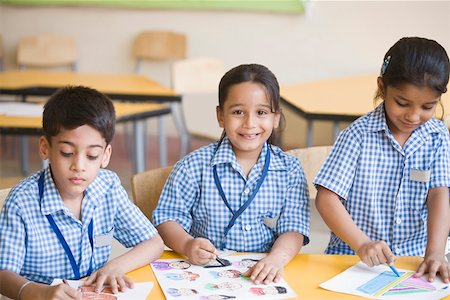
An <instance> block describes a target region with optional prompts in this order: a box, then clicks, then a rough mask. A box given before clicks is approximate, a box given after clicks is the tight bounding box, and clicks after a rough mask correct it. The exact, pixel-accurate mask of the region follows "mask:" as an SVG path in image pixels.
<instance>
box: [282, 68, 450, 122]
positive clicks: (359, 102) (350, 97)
mask: <svg viewBox="0 0 450 300" xmlns="http://www.w3.org/2000/svg"><path fill="white" fill-rule="evenodd" d="M377 78H378V75H376V74H369V75H360V76H352V77H342V78H336V79H327V80H317V81H313V82H304V83H295V84H287V85H282V86H281V88H280V89H281V96H282V97H283V98H284V99H285V100H286V101H287V102H289V103H290V104H291V105H293V106H294V107H296V108H299V109H301V110H303V111H304V112H306V113H311V114H313V113H314V114H325V115H328V114H329V115H340V116H362V115H365V114H366V113H368V112H370V111H372V110H373V109H374V108H375V106H376V104H374V102H373V98H374V96H375V92H376V90H377ZM449 93H450V92H447V93H445V94H443V95H442V97H441V99H442V103H443V105H444V109H445V113H446V114H450V95H449ZM438 116H440V113H439V112H438Z"/></svg>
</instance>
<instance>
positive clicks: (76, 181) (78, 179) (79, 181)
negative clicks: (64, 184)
mask: <svg viewBox="0 0 450 300" xmlns="http://www.w3.org/2000/svg"><path fill="white" fill-rule="evenodd" d="M69 181H70V182H72V183H73V184H75V185H79V184H82V183H83V182H84V181H85V180H84V178H81V177H71V178H69Z"/></svg>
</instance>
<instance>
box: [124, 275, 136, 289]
mask: <svg viewBox="0 0 450 300" xmlns="http://www.w3.org/2000/svg"><path fill="white" fill-rule="evenodd" d="M123 280H125V283H126V284H127V286H128V287H129V288H130V289H132V288H134V281H133V280H131V279H130V278H129V277H128V276H123Z"/></svg>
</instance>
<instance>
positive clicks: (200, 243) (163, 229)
mask: <svg viewBox="0 0 450 300" xmlns="http://www.w3.org/2000/svg"><path fill="white" fill-rule="evenodd" d="M156 228H157V229H158V231H159V233H160V234H161V236H162V238H163V239H164V241H165V243H166V245H167V246H168V247H170V248H172V249H173V250H174V251H176V252H178V253H180V254H183V255H185V256H187V257H188V258H189V260H190V261H191V262H192V263H193V264H196V265H203V264H206V263H208V262H209V261H210V260H212V259H215V258H216V257H217V250H216V248H215V247H214V245H213V244H212V243H211V242H210V241H209V240H208V239H204V238H193V237H192V236H191V235H190V234H189V233H187V232H186V231H185V230H184V228H183V227H182V226H181V225H180V224H178V222H176V221H167V222H164V223H161V224H159V225H158V226H156Z"/></svg>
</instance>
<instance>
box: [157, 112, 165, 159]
mask: <svg viewBox="0 0 450 300" xmlns="http://www.w3.org/2000/svg"><path fill="white" fill-rule="evenodd" d="M158 131H159V166H160V167H165V166H167V137H166V127H165V124H164V116H161V117H158Z"/></svg>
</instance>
